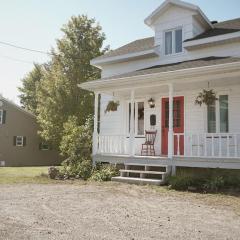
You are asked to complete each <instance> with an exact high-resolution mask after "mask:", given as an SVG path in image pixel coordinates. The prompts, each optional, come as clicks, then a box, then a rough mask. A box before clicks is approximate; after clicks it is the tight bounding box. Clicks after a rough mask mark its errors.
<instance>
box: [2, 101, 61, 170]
mask: <svg viewBox="0 0 240 240" xmlns="http://www.w3.org/2000/svg"><path fill="white" fill-rule="evenodd" d="M37 131H38V124H37V121H36V117H35V116H34V115H33V114H32V113H30V112H28V111H26V110H24V109H23V108H21V107H19V106H17V105H16V104H14V103H12V102H10V101H8V100H6V99H4V98H2V97H1V98H0V166H6V167H13V166H14V167H19V166H49V165H58V164H60V159H61V158H60V156H59V154H58V152H57V151H55V150H51V149H50V148H49V146H48V145H47V144H44V143H43V142H42V141H41V139H40V138H39V136H38V134H37Z"/></svg>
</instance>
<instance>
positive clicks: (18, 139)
mask: <svg viewBox="0 0 240 240" xmlns="http://www.w3.org/2000/svg"><path fill="white" fill-rule="evenodd" d="M25 145H26V137H23V136H15V137H14V146H16V147H24V146H25Z"/></svg>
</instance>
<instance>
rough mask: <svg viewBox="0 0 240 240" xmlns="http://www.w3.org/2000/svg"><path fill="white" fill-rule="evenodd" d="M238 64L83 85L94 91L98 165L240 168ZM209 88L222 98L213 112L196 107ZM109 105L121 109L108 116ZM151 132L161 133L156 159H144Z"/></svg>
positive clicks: (94, 141) (96, 159)
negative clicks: (116, 103) (112, 103)
mask: <svg viewBox="0 0 240 240" xmlns="http://www.w3.org/2000/svg"><path fill="white" fill-rule="evenodd" d="M237 64H238V66H239V63H229V64H220V65H216V66H207V67H198V68H194V69H193V68H191V69H184V70H177V71H172V72H160V73H154V74H145V75H144V74H143V75H140V74H139V73H137V74H136V75H134V76H130V77H129V76H126V77H125V76H123V77H118V78H117V77H116V79H115V78H113V79H112V78H109V79H106V80H102V81H96V82H95V83H94V82H90V83H85V84H83V87H84V88H85V89H88V90H92V91H94V92H95V119H94V134H93V160H94V161H95V162H96V161H101V162H111V163H139V164H159V165H166V166H172V171H173V173H174V172H175V167H178V166H182V167H199V168H229V169H240V125H239V122H240V112H239V105H240V82H239V78H240V70H239V69H240V68H239V67H238V66H236V65H237ZM226 79H227V81H226ZM206 88H211V89H214V91H215V92H216V93H217V97H218V98H219V100H218V101H217V102H216V104H215V105H214V106H212V107H211V108H208V107H207V106H202V107H200V106H196V105H195V103H194V102H195V98H196V95H197V93H199V92H200V91H201V90H202V89H206ZM100 96H101V100H100V101H99V97H100ZM149 99H153V100H154V107H151V106H150V105H149ZM110 100H115V101H119V103H120V106H119V108H118V109H117V111H116V112H110V113H105V109H106V105H107V103H108V101H110ZM100 102H101V105H99V103H100ZM131 109H134V111H131ZM153 115H154V116H155V119H156V122H155V124H153V125H152V124H151V123H150V119H151V116H153ZM149 130H154V131H157V136H156V141H155V143H154V146H155V150H156V154H155V156H142V154H141V148H142V144H143V143H144V142H145V136H144V135H145V131H149Z"/></svg>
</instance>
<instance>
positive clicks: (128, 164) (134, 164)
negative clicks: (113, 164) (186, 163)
mask: <svg viewBox="0 0 240 240" xmlns="http://www.w3.org/2000/svg"><path fill="white" fill-rule="evenodd" d="M124 165H125V166H143V167H145V166H147V167H163V168H164V167H165V168H166V167H168V165H158V164H144V163H124Z"/></svg>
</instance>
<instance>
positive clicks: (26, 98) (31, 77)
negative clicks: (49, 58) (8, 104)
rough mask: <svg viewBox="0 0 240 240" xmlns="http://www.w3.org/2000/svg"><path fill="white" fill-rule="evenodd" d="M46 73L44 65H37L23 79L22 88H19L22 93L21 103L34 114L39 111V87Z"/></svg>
mask: <svg viewBox="0 0 240 240" xmlns="http://www.w3.org/2000/svg"><path fill="white" fill-rule="evenodd" d="M44 71H45V67H44V66H43V65H40V64H36V63H35V64H34V67H33V70H32V71H31V72H29V73H28V74H27V75H26V76H25V77H24V78H23V79H22V87H20V88H18V89H19V91H20V92H21V94H20V95H19V97H20V103H21V104H22V106H23V107H24V108H25V109H27V110H29V111H31V112H32V113H34V114H36V110H37V98H36V96H37V87H38V85H39V83H40V81H41V80H42V78H43V74H44Z"/></svg>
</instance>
